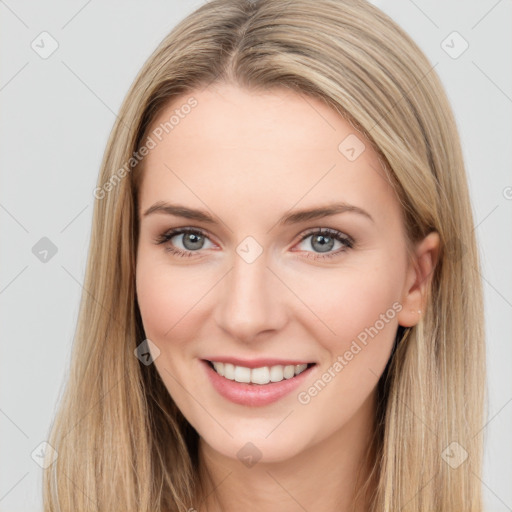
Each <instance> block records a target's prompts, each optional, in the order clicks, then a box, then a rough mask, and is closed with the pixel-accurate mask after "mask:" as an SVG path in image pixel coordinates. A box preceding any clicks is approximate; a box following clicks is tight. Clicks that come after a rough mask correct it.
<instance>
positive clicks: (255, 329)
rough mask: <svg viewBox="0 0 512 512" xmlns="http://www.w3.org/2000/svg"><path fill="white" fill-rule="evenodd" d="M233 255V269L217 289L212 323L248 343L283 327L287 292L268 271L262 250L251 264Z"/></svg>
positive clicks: (271, 272)
mask: <svg viewBox="0 0 512 512" xmlns="http://www.w3.org/2000/svg"><path fill="white" fill-rule="evenodd" d="M234 256H235V257H234V259H233V268H232V269H231V271H230V272H228V274H227V275H226V277H225V278H224V279H223V282H222V284H221V286H220V288H219V290H220V291H219V296H218V303H217V306H216V310H215V320H216V323H217V325H218V326H219V327H220V328H221V329H222V330H224V331H225V332H227V333H228V334H229V335H230V336H231V337H232V338H233V339H236V340H238V341H241V342H246V343H250V342H252V341H254V340H256V339H257V338H258V339H259V338H260V337H261V335H263V333H266V334H267V335H269V334H270V333H272V332H274V333H275V332H276V331H278V330H280V329H282V328H283V326H284V325H285V324H286V322H287V309H286V303H285V301H286V297H285V295H286V291H287V290H286V289H285V286H284V285H283V283H282V282H281V281H280V280H279V279H278V278H277V277H276V275H275V273H274V271H273V270H271V269H270V268H268V263H269V262H268V260H267V258H266V253H265V251H264V252H263V254H261V255H260V256H259V257H258V258H257V259H256V260H255V261H253V262H252V263H247V262H246V261H245V260H244V259H243V258H241V257H240V256H239V255H238V254H235V255H234ZM219 284H220V283H219ZM288 293H289V292H288Z"/></svg>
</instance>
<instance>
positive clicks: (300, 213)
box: [143, 201, 375, 226]
mask: <svg viewBox="0 0 512 512" xmlns="http://www.w3.org/2000/svg"><path fill="white" fill-rule="evenodd" d="M345 212H352V213H357V214H360V215H362V216H364V217H367V218H368V219H369V220H370V221H372V222H375V220H374V219H373V217H372V216H371V215H370V214H369V213H368V212H367V211H366V210H363V209H362V208H359V207H358V206H354V205H352V204H348V203H344V202H341V203H339V202H338V203H329V204H326V205H323V206H320V207H314V208H308V209H305V210H297V211H294V212H290V213H286V214H285V215H283V216H282V217H281V218H280V219H279V220H278V222H277V224H278V225H280V226H287V225H291V224H298V223H300V222H305V221H308V220H315V219H320V218H323V217H329V216H331V215H337V214H339V213H345ZM153 213H164V214H167V215H173V216H175V217H183V218H185V219H191V220H197V221H201V222H205V223H209V224H215V222H216V221H215V219H214V218H213V217H212V216H211V215H210V214H209V213H208V212H206V211H204V210H196V209H193V208H187V207H185V206H181V205H174V204H169V203H166V202H165V201H158V202H157V203H155V204H154V205H153V206H150V207H149V208H148V209H147V210H146V211H145V212H144V213H143V216H144V217H146V216H148V215H151V214H153Z"/></svg>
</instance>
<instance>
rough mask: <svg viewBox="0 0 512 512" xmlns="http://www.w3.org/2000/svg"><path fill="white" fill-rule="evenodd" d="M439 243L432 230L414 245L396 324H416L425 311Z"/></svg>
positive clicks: (436, 235) (436, 234) (408, 325)
mask: <svg viewBox="0 0 512 512" xmlns="http://www.w3.org/2000/svg"><path fill="white" fill-rule="evenodd" d="M439 245H440V238H439V234H438V233H437V232H436V231H432V232H431V233H429V234H428V235H427V236H426V237H425V238H424V239H423V240H421V242H419V243H417V245H416V247H415V250H414V257H413V261H410V262H409V265H408V269H407V276H406V279H405V282H404V288H403V290H402V300H401V304H402V309H401V311H400V313H399V314H398V316H397V319H398V324H399V325H402V326H403V327H413V326H414V325H416V324H417V323H418V322H419V321H420V318H421V315H422V314H423V313H424V312H425V301H426V295H427V290H428V288H429V286H430V282H431V280H432V276H433V274H434V269H435V266H436V264H437V259H438V256H439Z"/></svg>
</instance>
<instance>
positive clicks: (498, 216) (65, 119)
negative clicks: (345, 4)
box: [0, 0, 512, 512]
mask: <svg viewBox="0 0 512 512" xmlns="http://www.w3.org/2000/svg"><path fill="white" fill-rule="evenodd" d="M373 3H374V4H375V5H377V6H379V7H380V8H381V9H382V10H383V11H385V12H386V13H387V14H389V15H390V16H391V17H392V18H393V19H394V20H396V21H397V22H398V24H399V25H401V26H402V27H403V28H404V29H405V30H406V31H407V32H408V33H409V34H410V35H411V36H412V37H413V39H414V40H415V41H416V42H417V43H418V44H419V45H420V47H421V48H422V49H423V51H424V52H425V53H426V55H427V57H428V58H429V60H430V61H431V63H432V64H436V67H435V70H436V72H437V73H438V74H439V76H440V77H441V80H442V82H443V84H444V86H445V88H446V91H447V94H448V97H449V99H450V101H451V103H452V106H453V109H454V111H455V116H456V119H457V124H458V127H459V130H460V136H461V140H462V146H463V151H464V156H465V159H466V165H467V171H468V175H469V185H470V190H471V195H472V201H473V211H474V215H475V219H476V221H475V222H476V228H475V232H476V235H477V237H478V241H479V244H480V253H481V256H482V264H483V269H482V278H483V282H484V291H485V305H486V318H487V326H486V331H487V343H488V345H487V352H488V374H489V376H488V390H489V412H488V423H487V425H486V426H485V439H486V452H485V467H484V475H483V482H482V485H483V489H484V495H485V499H486V503H487V510H489V511H492V512H498V511H499V512H501V511H507V510H512V485H511V483H512V463H511V461H512V441H511V435H510V434H511V432H512V429H511V427H512V372H511V368H512V365H511V362H512V343H511V337H510V329H511V323H510V319H511V318H512V315H511V312H512V291H511V290H512V286H511V284H512V275H511V274H512V272H511V267H510V261H512V258H511V255H512V237H511V229H510V228H511V222H510V221H511V218H512V217H511V210H512V173H511V171H510V170H511V168H512V166H511V163H512V150H511V146H512V122H511V121H512V116H511V112H512V76H511V75H512V72H511V66H510V63H511V62H512V59H511V57H512V55H511V47H512V44H511V43H512V36H511V34H512V30H511V21H512V17H511V15H512V5H511V4H512V2H511V1H510V0H500V1H496V0H482V1H476V0H473V1H470V2H464V3H463V4H462V3H459V2H455V1H453V0H451V1H449V2H446V1H441V0H437V1H433V2H427V1H426V0H416V1H412V0H396V1H391V0H388V1H386V0H375V1H374V2H373ZM200 5H202V0H194V1H192V0H190V1H179V2H178V1H163V0H160V1H158V0H152V1H146V2H142V1H140V2H136V1H134V0H130V1H126V0H124V1H121V0H115V1H109V2H105V1H103V2H100V1H98V0H89V1H82V0H80V1H75V0H73V1H69V0H67V1H64V0H51V1H49V2H44V3H39V2H29V1H23V0H21V1H18V2H15V1H14V0H6V1H3V0H0V15H1V22H0V23H1V30H0V37H1V47H0V51H1V60H0V62H1V63H2V65H1V70H0V73H1V75H0V101H1V117H0V130H1V137H0V140H1V142H2V150H1V151H0V169H1V174H0V226H1V233H2V242H1V245H0V257H1V264H0V307H1V309H0V314H1V324H0V325H1V334H2V338H1V341H2V343H1V349H2V353H1V357H0V364H1V368H0V379H1V380H0V383H1V387H0V393H1V394H0V432H1V436H0V447H1V457H0V510H1V511H10V512H14V511H18V512H21V511H35V510H38V509H41V481H42V479H41V475H42V469H41V468H40V467H39V466H38V465H37V464H36V463H35V462H34V460H33V459H32V457H31V454H32V452H33V451H34V449H36V447H38V445H39V444H40V443H41V442H43V441H44V440H45V439H46V436H47V432H48V427H49V425H50V422H51V420H52V418H53V415H54V413H55V407H56V404H57V400H58V397H59V396H60V393H61V392H62V389H63V385H64V382H65V378H66V373H67V367H68V364H69V356H70V349H71V343H72V337H73V333H74V329H75V324H76V320H77V312H78V305H79V297H80V292H81V283H82V282H83V276H84V270H85V263H86V255H87V249H88V243H89V234H90V226H91V218H92V209H93V201H94V197H93V195H92V191H93V189H94V187H95V186H96V179H97V174H98V171H99V166H100V161H101V158H102V154H103V151H104V148H105V145H106V142H107V137H108V135H109V132H110V130H111V127H112V125H113V122H114V120H115V115H116V113H117V111H118V109H119V107H120V104H121V102H122V99H123V97H124V95H125V93H126V92H127V90H128V87H129V86H130V84H131V82H132V80H133V79H134V77H135V75H136V73H137V71H138V70H139V68H140V67H141V66H142V64H143V62H144V61H145V60H146V58H147V57H148V56H149V54H150V53H151V52H152V51H153V49H154V48H155V47H156V46H157V45H158V43H159V42H160V41H161V39H162V38H163V37H164V36H165V35H166V34H167V33H168V32H169V31H170V30H171V29H172V27H173V26H174V25H175V24H176V23H177V22H178V21H179V20H181V19H182V18H183V17H185V15H186V14H188V13H189V12H191V11H193V10H195V8H197V7H199V6H200ZM454 31H456V32H458V34H460V36H459V35H457V34H455V35H454V34H453V32H454ZM42 32H48V33H49V34H50V36H46V35H43V36H40V34H41V33H42ZM41 38H46V39H44V41H45V42H44V43H41V42H40V41H41ZM447 38H448V39H447ZM461 38H463V39H461ZM53 40H55V41H56V43H52V41H53ZM464 40H465V41H466V42H467V44H468V45H469V46H468V48H467V49H466V50H465V51H464V52H463V53H462V54H461V55H458V56H457V58H454V56H455V54H458V53H460V51H461V50H462V49H463V48H464V46H463V45H464V44H465V43H464ZM33 41H35V43H33ZM443 41H445V42H444V43H443ZM43 44H44V49H43V48H42V46H43ZM51 44H58V48H57V49H56V50H55V51H54V53H53V54H52V55H50V56H48V57H47V58H43V57H42V56H41V52H43V50H44V51H49V50H50V49H51ZM32 45H34V46H36V48H37V51H36V50H35V49H33V48H32ZM37 45H39V47H38V46H37ZM450 47H451V48H450ZM445 50H446V51H445ZM447 51H448V52H451V53H452V55H449V53H447ZM43 237H47V238H48V239H49V240H51V242H52V244H54V246H55V249H56V251H57V252H56V253H55V254H52V253H51V251H50V252H49V254H48V256H47V261H46V262H43V261H41V260H40V259H39V258H38V257H36V255H35V254H34V252H37V251H34V252H33V247H34V246H36V244H37V243H38V242H39V241H40V240H41V238H43ZM39 243H40V244H41V243H44V242H39ZM36 247H38V246H36ZM77 492H79V491H77Z"/></svg>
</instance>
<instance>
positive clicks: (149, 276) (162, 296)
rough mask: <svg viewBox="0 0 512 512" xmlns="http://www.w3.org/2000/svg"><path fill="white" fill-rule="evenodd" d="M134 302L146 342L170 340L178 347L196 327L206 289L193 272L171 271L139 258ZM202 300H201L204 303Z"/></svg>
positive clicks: (166, 267)
mask: <svg viewBox="0 0 512 512" xmlns="http://www.w3.org/2000/svg"><path fill="white" fill-rule="evenodd" d="M136 287H137V300H138V304H139V309H140V313H141V317H142V323H143V325H144V331H145V333H146V336H147V337H148V338H149V339H153V340H154V341H155V342H160V343H163V342H164V341H165V340H169V339H171V338H172V340H173V343H179V342H180V339H181V338H182V337H183V338H184V337H185V333H186V335H187V336H188V337H189V338H190V333H191V332H193V331H194V325H196V326H197V318H195V317H194V314H196V315H197V312H198V311H200V308H198V307H197V305H198V303H199V301H200V300H201V297H203V296H204V295H205V294H206V291H207V290H208V287H207V286H206V285H205V282H204V279H200V277H199V276H198V275H197V274H196V275H194V274H193V273H192V272H180V270H179V269H177V270H176V271H174V272H173V271H171V270H170V268H169V266H168V265H165V264H158V263H156V264H155V261H154V259H153V260H151V261H150V260H149V258H147V259H146V258H144V256H143V255H142V256H141V258H140V260H139V262H138V263H137V271H136ZM205 299H206V297H204V298H203V299H202V300H205Z"/></svg>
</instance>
